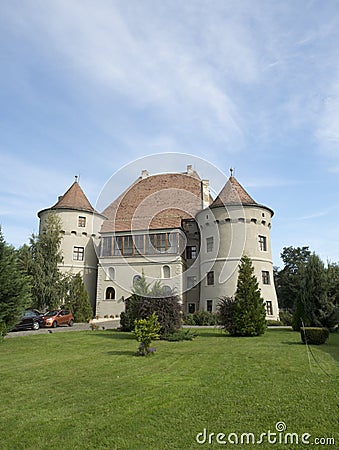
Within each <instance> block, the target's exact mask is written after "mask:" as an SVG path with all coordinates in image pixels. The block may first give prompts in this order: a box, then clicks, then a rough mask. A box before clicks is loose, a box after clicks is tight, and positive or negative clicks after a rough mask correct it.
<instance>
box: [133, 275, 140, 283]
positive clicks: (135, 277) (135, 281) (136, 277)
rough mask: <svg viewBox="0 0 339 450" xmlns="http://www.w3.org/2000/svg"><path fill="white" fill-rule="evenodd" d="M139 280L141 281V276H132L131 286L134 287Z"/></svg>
mask: <svg viewBox="0 0 339 450" xmlns="http://www.w3.org/2000/svg"><path fill="white" fill-rule="evenodd" d="M140 280H141V276H140V275H134V277H133V286H135V285H136V284H137V283H139V281H140Z"/></svg>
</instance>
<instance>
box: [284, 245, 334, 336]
mask: <svg viewBox="0 0 339 450" xmlns="http://www.w3.org/2000/svg"><path fill="white" fill-rule="evenodd" d="M301 272H302V282H301V286H300V291H299V293H298V296H297V308H296V311H295V314H294V318H293V328H294V329H295V330H299V329H300V326H301V325H302V323H304V325H305V326H316V327H319V326H320V327H322V326H325V327H326V326H330V318H331V316H332V315H333V313H334V311H335V305H334V303H333V302H332V301H331V299H330V297H329V296H328V277H327V272H326V269H325V265H324V263H323V262H322V260H321V259H320V258H319V256H318V255H316V254H315V253H313V254H311V256H309V258H308V261H307V263H306V265H305V267H304V269H303V270H302V271H301Z"/></svg>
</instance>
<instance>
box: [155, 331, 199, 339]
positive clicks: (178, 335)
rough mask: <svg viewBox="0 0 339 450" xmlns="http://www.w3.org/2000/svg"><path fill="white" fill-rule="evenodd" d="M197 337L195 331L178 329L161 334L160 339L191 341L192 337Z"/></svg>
mask: <svg viewBox="0 0 339 450" xmlns="http://www.w3.org/2000/svg"><path fill="white" fill-rule="evenodd" d="M195 337H197V333H196V331H192V330H190V329H188V330H178V331H175V332H174V333H171V334H166V335H165V336H162V338H161V339H162V340H164V341H170V342H178V341H193V339H194V338H195Z"/></svg>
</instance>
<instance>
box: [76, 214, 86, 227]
mask: <svg viewBox="0 0 339 450" xmlns="http://www.w3.org/2000/svg"><path fill="white" fill-rule="evenodd" d="M85 226H86V217H83V216H79V217H78V227H82V228H83V227H85Z"/></svg>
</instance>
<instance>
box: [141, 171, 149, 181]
mask: <svg viewBox="0 0 339 450" xmlns="http://www.w3.org/2000/svg"><path fill="white" fill-rule="evenodd" d="M148 176H149V173H148V170H142V171H141V178H142V179H144V178H147V177H148Z"/></svg>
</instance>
